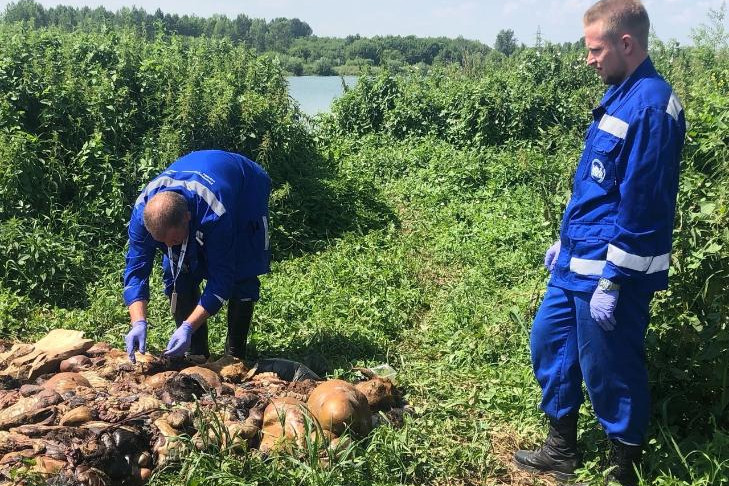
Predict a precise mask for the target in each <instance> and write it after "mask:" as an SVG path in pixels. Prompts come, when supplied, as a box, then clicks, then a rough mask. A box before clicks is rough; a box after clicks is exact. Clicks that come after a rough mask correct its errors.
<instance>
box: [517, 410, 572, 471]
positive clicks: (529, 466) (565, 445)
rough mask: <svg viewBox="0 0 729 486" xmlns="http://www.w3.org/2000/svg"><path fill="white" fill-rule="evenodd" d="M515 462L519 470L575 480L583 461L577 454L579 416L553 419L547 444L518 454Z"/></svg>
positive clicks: (550, 423)
mask: <svg viewBox="0 0 729 486" xmlns="http://www.w3.org/2000/svg"><path fill="white" fill-rule="evenodd" d="M514 462H515V463H516V465H517V467H518V468H519V469H523V470H525V471H529V472H533V473H547V474H550V475H552V476H554V477H556V478H557V479H559V480H562V481H569V480H571V479H574V478H575V474H574V472H575V469H577V465H578V463H579V462H580V460H579V455H578V454H577V413H573V414H570V415H566V416H564V417H562V418H561V419H559V420H555V419H552V418H550V419H549V435H547V440H546V441H544V445H543V446H542V447H541V448H539V449H537V450H535V451H516V453H515V454H514Z"/></svg>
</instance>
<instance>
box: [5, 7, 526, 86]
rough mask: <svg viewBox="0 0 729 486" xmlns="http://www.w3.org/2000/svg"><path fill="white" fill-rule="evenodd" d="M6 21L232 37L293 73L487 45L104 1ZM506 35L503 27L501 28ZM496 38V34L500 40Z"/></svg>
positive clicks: (435, 56) (448, 54)
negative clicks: (319, 31)
mask: <svg viewBox="0 0 729 486" xmlns="http://www.w3.org/2000/svg"><path fill="white" fill-rule="evenodd" d="M2 21H3V22H5V23H25V24H29V25H33V26H35V27H55V28H58V29H60V30H63V31H65V32H72V31H74V30H85V31H91V32H100V31H108V30H120V29H121V30H133V31H134V32H136V33H137V34H138V35H140V36H142V37H144V38H146V39H147V40H153V39H154V38H155V37H158V36H160V35H169V34H173V35H182V36H190V37H207V38H213V39H228V40H230V41H231V42H232V43H233V44H242V45H245V46H247V47H249V48H251V49H254V50H255V51H256V52H258V53H266V54H267V55H269V56H270V57H273V58H275V59H277V60H278V62H280V63H281V66H282V67H283V69H284V70H286V71H287V72H288V73H291V74H294V75H297V76H300V75H302V74H318V75H323V76H329V75H334V74H359V73H360V72H362V71H363V70H370V69H373V68H374V69H376V68H380V67H383V68H384V67H386V68H389V69H399V68H402V67H404V66H412V65H420V66H421V67H425V66H431V65H443V64H450V63H457V64H462V63H469V62H472V60H473V58H481V57H483V56H484V55H486V54H487V53H488V52H489V48H488V47H487V46H485V45H484V44H482V43H481V42H478V41H472V40H466V39H463V38H458V39H449V38H446V37H428V38H421V37H415V36H412V35H411V36H407V37H401V36H376V37H372V38H367V37H361V36H359V35H350V36H347V37H346V38H343V39H340V38H334V37H317V36H315V35H312V34H313V32H312V29H311V27H310V26H309V25H308V24H307V23H306V22H303V21H301V20H299V19H297V18H292V19H288V18H276V19H273V20H271V21H266V20H265V19H257V18H250V17H248V16H246V15H244V14H240V15H237V16H236V17H235V18H233V19H231V18H229V17H226V16H225V15H213V16H212V17H207V18H203V17H197V16H195V15H182V16H180V15H178V14H169V13H163V12H162V11H161V10H160V9H157V10H156V11H155V12H154V13H147V12H146V11H145V10H144V9H141V8H137V7H132V8H128V7H125V8H122V9H120V10H118V11H116V12H111V11H109V10H107V9H105V8H104V7H97V8H93V9H92V8H89V7H82V8H77V7H70V6H66V5H58V6H55V7H49V8H45V7H43V6H42V5H41V4H39V3H37V2H35V1H34V0H19V1H17V2H11V3H10V4H8V6H7V7H6V8H5V12H4V13H3V16H2ZM509 32H511V34H508V32H507V31H503V33H504V34H507V35H506V37H505V39H506V42H505V43H500V44H499V45H502V44H503V46H504V47H503V49H502V51H501V52H504V53H507V54H509V53H511V52H512V51H513V49H514V48H515V46H516V39H515V38H514V37H513V31H509ZM499 35H500V36H502V33H500V34H499ZM497 41H498V38H497Z"/></svg>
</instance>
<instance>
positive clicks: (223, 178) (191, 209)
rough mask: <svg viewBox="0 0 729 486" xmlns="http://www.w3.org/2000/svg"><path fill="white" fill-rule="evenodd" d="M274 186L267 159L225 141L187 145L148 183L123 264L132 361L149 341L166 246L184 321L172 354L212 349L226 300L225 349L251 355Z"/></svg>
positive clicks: (168, 285)
mask: <svg viewBox="0 0 729 486" xmlns="http://www.w3.org/2000/svg"><path fill="white" fill-rule="evenodd" d="M270 192H271V181H270V179H269V177H268V174H266V172H265V171H264V170H263V168H262V167H261V166H259V165H258V164H256V163H255V162H253V161H251V160H249V159H247V158H246V157H244V156H242V155H238V154H233V153H229V152H222V151H219V150H205V151H200V152H192V153H190V154H188V155H185V156H184V157H182V158H180V159H178V160H177V161H175V162H174V163H173V164H172V165H170V166H169V167H168V168H167V169H166V170H165V171H164V172H162V173H161V174H160V175H159V176H157V177H156V178H155V179H154V180H152V181H151V182H150V183H149V184H147V187H145V188H144V190H143V191H142V193H141V194H140V195H139V197H138V198H137V200H136V202H135V204H134V208H133V210H132V216H131V219H130V221H129V251H128V253H127V264H126V270H125V272H124V302H125V304H126V305H127V306H128V307H129V315H130V318H131V323H132V329H131V330H130V331H129V333H128V334H127V336H126V339H125V341H126V345H127V352H128V353H129V358H130V359H131V360H132V361H135V359H134V351H135V350H137V349H138V350H139V351H140V352H142V353H144V352H145V350H146V340H147V302H148V301H149V275H150V273H151V272H152V265H153V262H154V257H155V253H156V250H158V249H159V250H161V251H162V256H163V258H162V267H163V275H164V283H165V293H166V294H167V296H168V297H169V298H170V310H171V312H172V315H173V317H174V320H175V323H176V324H177V330H176V331H175V332H174V334H172V337H171V338H170V341H169V344H168V346H167V349H166V351H165V354H166V355H168V356H180V355H182V354H184V353H185V352H189V354H196V355H203V356H209V355H210V352H209V348H208V327H207V319H208V317H210V316H211V315H213V314H215V313H217V312H218V311H219V310H220V308H221V307H222V305H223V303H224V302H226V301H228V316H227V317H228V337H227V339H226V346H225V352H226V354H230V355H232V356H236V357H238V358H241V359H242V358H244V357H245V353H246V349H245V347H246V340H247V336H248V329H249V327H250V323H251V318H252V316H253V305H254V302H256V301H257V300H258V298H259V290H260V282H259V280H258V276H259V275H262V274H265V273H268V271H269V248H268V198H269V194H270ZM202 280H206V284H205V289H204V290H203V292H202V294H201V293H200V284H201V282H202Z"/></svg>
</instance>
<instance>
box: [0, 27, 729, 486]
mask: <svg viewBox="0 0 729 486" xmlns="http://www.w3.org/2000/svg"><path fill="white" fill-rule="evenodd" d="M718 20H719V21H721V20H723V19H722V18H718ZM712 32H713V34H716V33H721V30H720V29H716V30H713V31H710V30H706V29H704V30H702V31H700V32H698V33H697V34H700V35H697V37H696V39H697V45H696V47H693V48H678V47H677V46H676V45H674V44H663V43H660V42H655V43H654V45H653V49H652V55H653V57H654V59H655V61H656V64H657V65H658V68H659V70H660V71H661V72H662V73H664V75H666V77H667V78H668V79H669V80H670V81H671V82H672V83H673V85H674V87H675V89H676V91H677V93H678V94H679V96H680V97H681V99H682V100H683V102H684V105H685V106H686V113H687V117H688V121H689V123H690V133H689V137H688V140H687V145H686V150H685V153H684V163H683V173H682V179H681V189H680V195H679V203H678V204H679V212H678V215H677V218H676V229H675V233H674V242H675V244H674V253H673V258H672V270H671V278H672V281H671V289H670V290H669V291H668V292H663V293H660V294H659V295H658V297H657V299H656V301H655V304H654V306H653V318H652V324H651V327H650V330H649V333H648V361H649V365H650V377H651V384H652V388H653V396H654V405H653V410H654V415H653V420H652V429H651V432H650V442H649V443H648V444H647V454H646V458H645V464H644V471H643V473H644V477H645V479H646V481H647V482H651V483H652V484H661V485H663V484H666V485H669V484H670V485H684V484H692V485H726V484H727V483H728V482H729V479H728V478H729V360H727V359H726V356H727V352H729V349H728V348H729V330H728V328H729V316H728V315H727V309H728V308H729V292H727V289H728V288H729V180H728V178H729V176H728V175H727V174H729V166H728V163H729V162H728V161H729V97H727V95H726V93H727V92H728V91H729V53H728V52H727V51H726V50H725V49H717V48H716V46H720V45H721V42H717V38H716V35H712ZM718 40H719V41H722V40H723V41H724V42H725V41H726V38H725V37H719V38H718ZM603 89H604V88H603V86H601V85H600V83H599V82H598V79H597V77H596V76H595V74H594V73H592V72H591V71H590V70H589V69H588V68H587V67H585V66H584V62H583V60H582V58H581V54H578V53H565V52H563V51H561V50H559V49H550V48H544V49H523V50H520V51H519V52H517V53H515V54H514V55H513V56H512V57H510V58H494V59H488V60H485V61H484V63H483V64H479V63H472V64H469V65H467V66H465V67H455V66H452V67H449V68H442V69H438V70H435V71H433V72H431V73H430V74H428V75H418V74H408V75H397V74H393V73H389V72H382V73H380V74H378V75H375V76H372V77H367V78H363V79H362V80H361V81H360V83H359V84H358V85H357V87H356V88H354V89H352V90H350V91H349V92H348V93H347V94H346V95H345V96H344V97H343V98H341V99H340V100H339V101H337V102H336V103H335V106H334V110H333V113H332V114H331V115H328V116H324V117H321V118H320V119H318V121H317V123H316V125H315V126H314V127H313V129H312V128H309V126H308V124H306V123H304V121H302V119H301V117H300V115H299V113H298V111H297V109H296V107H295V106H293V105H292V102H291V100H290V99H289V98H288V96H287V95H286V89H285V83H284V79H283V73H282V71H281V69H280V67H279V66H277V65H276V63H275V62H273V61H271V60H270V59H268V58H266V57H257V56H256V55H255V54H254V53H253V52H252V51H250V50H249V49H247V48H246V47H244V46H236V45H235V44H234V43H232V42H231V41H229V40H227V39H214V38H207V37H201V38H191V37H182V36H176V35H170V36H160V37H154V38H152V39H147V38H145V37H144V36H139V35H137V34H135V33H133V32H129V31H118V32H117V31H112V32H106V33H104V32H85V31H74V32H71V33H65V32H62V31H61V30H59V29H57V28H52V29H45V28H42V29H30V28H28V27H27V26H23V25H2V26H0V171H2V173H1V176H2V177H1V179H0V180H1V181H2V183H1V184H0V335H2V337H3V338H21V339H32V338H34V337H37V336H39V335H41V334H43V333H44V332H45V331H47V330H48V329H50V328H54V327H60V326H63V327H69V328H78V329H83V330H85V331H86V332H87V333H88V334H89V335H90V336H91V337H93V338H94V339H99V340H107V341H109V342H111V343H113V344H114V345H116V346H121V345H122V337H123V335H124V333H125V332H126V329H127V328H128V322H127V317H126V311H125V309H124V307H123V304H122V300H121V285H120V283H119V277H120V274H121V270H122V267H123V250H124V241H125V228H124V223H125V220H126V218H127V217H128V214H129V211H130V204H131V201H132V200H133V198H134V197H135V196H136V193H137V191H138V190H139V189H140V188H141V186H142V185H143V184H144V183H145V182H146V181H147V180H148V179H149V178H150V177H152V176H153V175H154V174H156V172H157V171H158V170H159V169H161V168H162V167H164V166H165V165H166V164H168V163H170V162H171V161H172V160H174V159H175V158H176V157H177V156H179V155H181V154H183V153H185V152H187V151H189V150H193V149H196V148H201V147H219V148H223V149H227V150H235V151H240V152H243V153H246V154H248V155H251V156H252V157H253V158H255V159H257V160H258V161H260V162H261V163H262V164H264V165H265V166H266V168H267V169H268V170H269V171H270V173H271V174H272V176H273V179H274V185H275V190H274V194H273V198H272V210H273V215H272V216H273V218H272V219H273V225H274V230H275V233H274V248H275V254H276V262H275V264H274V268H273V272H272V273H271V275H269V276H266V277H265V278H264V279H263V291H262V296H263V298H262V301H261V302H260V303H259V305H258V307H257V310H256V316H255V318H254V319H255V329H254V334H253V336H252V353H253V356H282V357H287V358H293V359H299V360H301V361H304V362H305V363H307V364H308V365H310V366H311V367H313V368H314V369H315V370H316V371H319V372H321V373H326V374H329V375H346V374H347V373H349V369H350V368H351V366H352V365H372V364H377V363H380V362H384V361H387V362H389V363H390V364H391V365H392V366H394V367H395V368H396V369H397V370H398V372H399V374H398V377H397V379H398V381H399V383H400V384H401V386H403V387H404V389H405V390H406V392H407V398H408V399H409V400H410V401H411V403H412V404H413V405H414V407H415V410H416V414H415V415H414V416H413V417H408V418H407V420H406V423H405V427H404V428H403V429H400V430H393V429H390V428H387V427H383V428H380V429H378V430H376V431H375V433H374V434H373V435H372V436H371V437H370V438H369V439H368V440H366V441H364V442H362V443H360V444H358V445H357V446H356V447H355V448H353V449H352V450H349V451H348V453H347V454H346V455H345V456H344V457H342V458H341V460H340V461H339V462H338V463H337V465H336V467H331V468H322V467H321V466H320V465H319V464H318V462H317V461H316V459H315V458H312V457H305V458H303V459H301V460H300V459H296V458H292V457H288V456H280V457H274V458H270V459H267V460H262V459H260V458H256V457H249V458H245V459H244V460H241V459H240V458H239V457H234V456H232V455H231V454H230V453H228V452H227V451H220V452H219V453H218V454H208V453H205V454H202V453H201V454H196V455H192V456H191V457H189V458H188V460H187V461H186V462H185V464H184V465H182V466H181V467H179V468H172V469H168V470H166V471H164V472H163V473H162V474H159V475H158V476H157V477H156V478H155V480H154V483H155V484H180V477H182V478H184V480H185V484H190V485H193V484H220V485H223V484H226V485H227V484H241V485H242V484H256V483H257V484H291V485H294V484H296V485H299V484H308V485H334V484H362V485H369V484H378V485H395V484H423V483H427V484H481V483H498V482H506V483H509V482H512V483H522V484H533V480H532V479H530V478H529V477H527V476H524V475H521V474H520V473H517V472H515V471H514V470H513V469H512V467H511V466H510V455H511V453H512V452H513V450H514V449H515V448H516V447H518V446H530V445H534V444H535V443H537V442H538V441H539V440H540V439H541V437H542V436H543V432H544V422H543V419H542V417H541V415H540V414H539V412H538V410H537V408H536V404H537V403H538V398H539V392H538V388H537V385H536V383H535V381H534V379H533V376H532V372H531V367H530V364H529V355H528V336H529V328H530V323H531V319H532V318H533V315H534V312H535V310H536V306H537V305H538V304H539V300H540V297H541V295H542V293H543V291H544V283H545V280H546V272H545V271H544V270H543V268H542V267H541V260H542V255H543V252H544V249H545V248H546V247H547V246H548V244H549V243H551V241H552V240H553V239H554V237H555V235H556V233H557V227H558V223H559V217H560V214H561V211H562V209H563V207H564V205H565V203H566V201H567V198H568V194H569V189H570V186H571V176H572V172H573V171H574V167H575V163H576V160H577V157H578V155H579V152H580V149H581V143H582V132H583V130H584V128H585V126H586V124H587V123H588V121H589V109H590V108H591V107H592V105H594V103H596V101H597V100H598V99H599V97H600V94H601V92H602V90H603ZM154 280H155V283H156V284H157V285H154V290H155V293H154V294H153V302H152V306H151V322H152V323H153V325H152V327H151V337H150V341H151V342H150V344H151V347H152V349H153V350H159V349H161V348H162V347H163V346H164V345H165V344H166V340H167V338H168V336H169V334H170V333H171V330H172V328H173V324H172V322H171V319H170V318H169V316H168V315H167V310H166V306H165V303H164V298H163V297H162V294H161V290H160V288H159V287H160V286H159V285H158V284H159V274H155V275H154ZM223 329H224V324H223V320H222V319H221V317H220V316H216V317H215V318H214V319H213V321H212V333H211V339H212V340H213V343H212V344H213V349H214V350H217V351H220V350H221V349H222V342H223V340H224V331H223ZM588 408H589V407H585V409H584V410H583V416H582V417H583V420H582V421H581V430H582V432H581V436H580V442H581V445H582V446H583V447H584V448H585V449H586V465H585V469H584V471H583V475H584V477H585V479H586V480H588V481H591V482H593V483H595V484H599V483H600V480H601V472H602V466H601V464H600V462H599V459H600V457H601V455H602V452H604V449H605V447H606V441H605V439H604V437H603V436H602V434H601V432H600V431H599V430H598V429H597V425H596V423H595V421H594V419H593V418H592V416H591V414H590V412H589V410H588Z"/></svg>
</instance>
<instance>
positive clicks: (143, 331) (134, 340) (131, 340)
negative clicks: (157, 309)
mask: <svg viewBox="0 0 729 486" xmlns="http://www.w3.org/2000/svg"><path fill="white" fill-rule="evenodd" d="M124 342H125V343H126V345H127V354H128V355H129V361H131V362H132V363H136V362H137V359H136V358H135V357H134V351H136V350H137V349H139V352H140V353H142V354H144V353H145V352H147V321H146V320H144V319H139V320H138V321H134V323H133V324H132V329H131V331H129V332H128V333H127V336H126V337H125V338H124Z"/></svg>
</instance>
